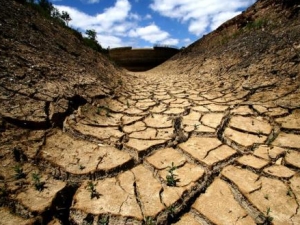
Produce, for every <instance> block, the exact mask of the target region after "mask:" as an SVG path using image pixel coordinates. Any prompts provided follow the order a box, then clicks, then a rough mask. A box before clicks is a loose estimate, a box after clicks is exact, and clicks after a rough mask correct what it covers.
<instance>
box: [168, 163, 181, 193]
mask: <svg viewBox="0 0 300 225" xmlns="http://www.w3.org/2000/svg"><path fill="white" fill-rule="evenodd" d="M176 169H177V166H175V165H174V162H172V165H171V166H168V173H169V174H168V175H167V176H166V180H167V185H168V186H171V187H175V186H176V183H177V182H178V181H179V179H177V178H176V176H177V175H176V174H174V171H175V170H176Z"/></svg>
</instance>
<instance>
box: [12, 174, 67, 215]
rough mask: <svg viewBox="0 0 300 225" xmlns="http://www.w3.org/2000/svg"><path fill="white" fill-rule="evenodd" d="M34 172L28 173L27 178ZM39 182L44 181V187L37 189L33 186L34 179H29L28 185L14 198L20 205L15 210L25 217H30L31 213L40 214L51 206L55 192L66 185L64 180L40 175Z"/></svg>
mask: <svg viewBox="0 0 300 225" xmlns="http://www.w3.org/2000/svg"><path fill="white" fill-rule="evenodd" d="M33 173H35V172H32V173H30V174H28V178H32V175H33ZM39 180H40V182H45V186H44V189H43V190H41V191H39V190H37V189H36V188H35V181H34V180H31V182H30V186H28V187H27V188H26V189H25V190H23V191H22V192H20V193H18V194H17V195H16V200H17V201H18V202H19V203H20V205H21V206H19V207H18V209H17V212H18V211H19V212H20V214H22V215H23V216H26V217H32V215H33V214H38V215H41V214H42V213H44V212H45V211H47V210H49V209H50V208H51V207H52V203H53V201H54V199H55V197H56V196H57V194H58V193H59V192H60V191H62V190H63V189H64V188H65V187H66V185H67V184H66V182H63V181H60V180H55V179H53V178H47V177H45V176H41V177H40V179H39Z"/></svg>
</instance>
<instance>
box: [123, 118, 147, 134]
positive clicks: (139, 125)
mask: <svg viewBox="0 0 300 225" xmlns="http://www.w3.org/2000/svg"><path fill="white" fill-rule="evenodd" d="M145 129H146V124H145V123H144V122H141V121H138V122H136V123H134V124H132V125H128V126H124V127H123V131H124V132H125V133H128V134H130V133H133V132H137V131H143V130H145Z"/></svg>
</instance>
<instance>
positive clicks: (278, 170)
mask: <svg viewBox="0 0 300 225" xmlns="http://www.w3.org/2000/svg"><path fill="white" fill-rule="evenodd" d="M263 171H264V172H265V173H267V174H270V175H272V176H276V177H280V178H291V177H292V176H294V174H295V172H294V171H293V170H291V169H289V168H287V167H285V166H282V165H273V166H270V167H267V168H265V169H264V170H263Z"/></svg>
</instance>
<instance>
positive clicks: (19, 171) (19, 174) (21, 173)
mask: <svg viewBox="0 0 300 225" xmlns="http://www.w3.org/2000/svg"><path fill="white" fill-rule="evenodd" d="M14 170H15V179H16V180H19V179H23V178H25V177H26V174H25V173H24V171H23V168H22V167H21V166H20V165H17V166H15V167H14Z"/></svg>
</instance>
